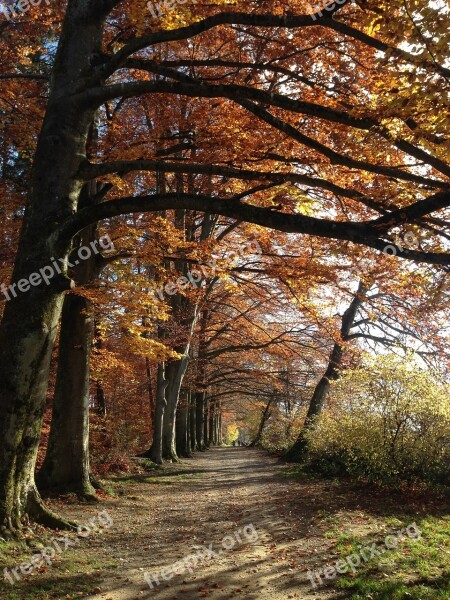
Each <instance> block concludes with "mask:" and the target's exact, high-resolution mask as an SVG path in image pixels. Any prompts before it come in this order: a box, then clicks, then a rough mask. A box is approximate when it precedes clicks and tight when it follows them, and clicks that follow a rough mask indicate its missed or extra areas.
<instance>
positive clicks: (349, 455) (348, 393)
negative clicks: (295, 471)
mask: <svg viewBox="0 0 450 600" xmlns="http://www.w3.org/2000/svg"><path fill="white" fill-rule="evenodd" d="M308 441H309V448H310V457H309V466H310V467H311V468H313V469H315V470H320V471H322V472H327V473H329V474H338V473H347V474H350V475H356V476H361V477H364V478H368V479H370V480H384V481H386V480H393V479H407V480H427V481H435V482H442V483H450V477H449V467H450V396H449V387H448V386H446V385H444V384H442V383H440V382H439V381H438V380H437V379H436V378H435V377H434V376H433V375H432V373H430V372H429V371H427V370H426V369H424V368H422V367H420V366H419V363H418V361H417V360H415V359H414V357H413V356H409V357H407V358H406V359H401V358H399V357H397V356H395V355H387V356H381V357H377V358H371V359H368V360H367V361H366V363H365V364H364V365H363V366H362V367H360V368H358V369H354V370H351V371H347V372H346V373H345V374H344V375H343V376H342V377H341V379H340V380H339V381H338V382H337V383H335V384H334V385H333V386H332V392H331V396H330V402H329V406H328V408H327V409H326V410H325V412H324V413H323V415H322V416H321V418H320V421H319V422H318V423H317V426H316V428H314V430H312V431H311V432H310V433H309V434H308Z"/></svg>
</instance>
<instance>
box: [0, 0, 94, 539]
mask: <svg viewBox="0 0 450 600" xmlns="http://www.w3.org/2000/svg"><path fill="white" fill-rule="evenodd" d="M102 28H103V20H102V18H101V17H99V16H98V15H95V16H94V8H93V3H89V4H88V3H87V2H80V3H76V2H73V1H72V2H69V6H68V8H67V11H66V16H65V19H64V23H63V28H62V32H61V36H60V41H59V45H58V51H57V54H56V58H55V64H54V68H53V76H52V89H51V92H50V97H49V100H48V104H47V110H46V115H45V118H44V122H43V125H42V129H41V133H40V135H39V138H38V143H37V149H36V154H35V159H34V163H33V172H32V181H31V186H30V194H29V201H28V205H27V210H26V214H25V218H24V223H23V227H22V231H21V236H20V242H19V247H18V252H17V258H16V262H15V266H14V271H13V277H12V281H13V282H14V284H16V286H18V285H20V283H21V282H22V280H25V282H24V283H23V284H22V286H21V287H22V289H23V290H26V291H23V292H22V291H19V292H18V293H17V298H12V299H11V300H10V301H9V302H7V303H6V307H5V312H4V315H3V320H2V324H1V328H0V354H1V356H2V361H1V363H0V389H1V390H2V393H1V396H0V414H1V415H2V422H1V424H0V528H1V531H2V534H3V535H7V533H8V532H15V531H17V530H18V529H20V528H21V525H22V523H23V519H24V518H25V517H26V516H27V515H28V516H29V517H31V518H35V519H37V520H40V521H42V522H44V523H46V524H48V525H53V526H59V527H62V526H65V527H70V524H69V523H68V522H66V521H64V520H60V519H58V518H57V517H56V515H54V514H53V513H51V512H50V511H49V510H48V509H46V508H45V506H44V504H43V502H42V500H41V498H40V496H39V493H38V491H37V488H36V485H35V481H34V467H35V463H36V456H37V449H38V444H39V438H40V431H41V425H42V416H43V410H44V406H45V401H46V393H47V385H48V376H49V366H50V359H51V353H52V349H53V345H54V341H55V337H56V332H57V326H58V321H59V317H60V315H61V309H62V303H63V292H64V291H65V290H67V289H70V288H71V287H72V282H71V280H70V279H69V278H68V277H67V274H66V272H67V266H65V267H64V268H63V269H62V272H58V270H57V268H56V267H58V266H59V267H61V264H60V263H59V262H56V260H55V259H60V258H61V259H64V261H67V257H68V255H69V252H70V242H69V240H64V241H62V240H60V239H58V238H57V236H55V235H54V232H55V229H56V228H57V227H58V224H59V223H61V222H63V221H64V219H66V218H68V217H70V215H72V214H73V213H74V212H75V211H76V209H77V203H78V198H79V194H80V190H81V188H82V182H81V181H80V179H78V178H77V175H76V173H78V171H79V167H80V165H81V163H82V162H83V161H84V160H85V159H86V154H85V152H86V141H87V136H88V131H89V127H90V124H91V123H92V121H93V118H94V114H95V108H92V109H90V108H86V107H84V106H79V105H78V104H77V101H78V100H77V97H76V92H75V86H74V82H75V81H79V78H80V77H81V78H84V76H85V75H84V74H85V73H88V72H90V71H91V68H92V67H91V62H90V61H91V58H92V56H93V55H94V54H95V55H97V54H98V53H99V52H100V51H101V43H102V35H101V34H102ZM65 264H66V263H65ZM49 265H53V266H54V270H55V272H56V273H57V275H56V276H55V277H53V278H51V279H50V280H49V281H48V285H46V282H45V283H44V282H43V281H42V279H43V277H41V283H40V284H39V283H35V284H33V285H32V286H31V287H30V286H29V283H30V282H29V281H28V278H29V276H30V275H31V274H37V273H39V272H40V270H41V269H45V268H47V271H46V272H47V273H48V267H49ZM60 271H61V269H60ZM41 273H42V271H41ZM34 281H35V282H36V281H37V279H36V277H35V278H34ZM28 288H29V289H28ZM16 292H17V287H16Z"/></svg>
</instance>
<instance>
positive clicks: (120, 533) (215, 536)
mask: <svg viewBox="0 0 450 600" xmlns="http://www.w3.org/2000/svg"><path fill="white" fill-rule="evenodd" d="M283 469H285V467H283V466H280V465H279V464H277V463H276V461H275V460H274V459H272V458H270V457H269V456H268V455H267V454H266V453H265V452H261V451H258V450H248V449H244V448H221V449H213V450H210V451H209V452H206V453H204V454H200V453H199V454H197V455H196V457H195V459H193V460H186V461H183V464H182V465H170V466H169V468H168V471H169V472H168V473H167V472H166V471H164V473H163V474H162V475H159V476H158V477H156V478H154V477H151V478H147V479H141V480H140V481H139V480H138V481H134V482H132V483H131V482H127V485H126V488H125V489H126V495H124V496H123V497H121V498H119V499H114V500H109V501H107V503H106V507H107V510H108V512H109V514H110V515H111V517H112V519H113V526H112V527H111V528H110V529H108V530H106V531H105V533H104V534H103V535H102V536H101V537H100V538H98V539H93V540H90V539H87V540H85V541H83V543H84V544H85V549H86V551H88V552H94V553H95V556H96V558H97V559H98V558H100V557H101V556H104V557H105V558H106V557H108V558H109V559H111V560H112V561H113V563H114V562H115V564H114V565H113V567H115V568H107V569H106V570H100V572H94V573H93V576H94V577H95V579H96V583H95V588H94V589H95V591H96V593H95V594H91V595H89V596H87V597H88V598H90V599H91V600H100V599H101V600H106V599H108V600H132V599H136V598H160V599H170V600H176V599H178V598H179V599H181V598H182V599H185V600H191V599H197V598H205V597H208V598H211V599H212V600H216V599H217V600H219V599H229V598H243V599H244V598H245V599H249V600H250V599H256V598H260V599H261V598H262V599H267V600H269V599H270V600H278V599H281V598H283V599H284V598H315V599H318V598H330V597H333V598H337V597H338V596H337V595H336V594H333V595H331V594H330V593H329V592H328V593H327V592H323V591H322V589H320V590H315V589H314V588H312V587H311V584H310V583H309V581H308V579H307V576H306V571H307V569H308V568H315V567H316V566H318V565H319V564H321V562H322V561H321V559H320V554H321V553H322V552H323V553H324V554H327V548H328V546H329V542H327V540H326V539H324V538H323V529H322V528H321V527H318V526H316V525H315V519H314V517H315V515H316V514H317V511H318V510H319V508H320V507H319V506H318V505H317V500H318V499H319V498H320V497H321V496H322V495H323V488H322V486H323V484H319V483H318V484H317V488H316V489H315V488H314V485H315V484H313V485H312V486H311V484H309V485H308V490H307V491H306V490H305V489H303V490H301V484H299V483H298V482H292V481H290V480H287V479H285V478H283V477H281V475H280V471H282V470H283ZM301 491H302V494H301V496H302V497H300V496H299V492H301ZM295 500H297V501H298V502H300V504H301V507H300V506H298V507H296V506H295V504H296V502H295ZM71 514H72V515H73V511H71ZM199 547H200V548H201V553H202V560H198V563H197V564H195V562H196V559H195V558H193V557H192V554H194V555H197V558H198V556H199V555H198V553H197V551H198V550H199ZM208 548H209V549H208ZM211 551H213V552H214V554H212V552H211ZM189 555H191V558H186V557H188V556H189ZM328 560H329V558H328ZM177 561H182V562H181V563H179V564H178V565H177V566H175V567H174V570H175V572H176V573H179V574H174V572H173V569H172V568H171V566H172V565H174V563H175V562H177ZM116 565H117V567H116ZM164 567H166V568H167V567H169V569H168V570H166V571H162V569H164ZM188 567H189V568H188ZM146 573H148V574H149V577H148V579H149V580H150V583H152V582H153V583H152V585H153V589H150V586H149V585H148V583H146V581H145V579H144V576H145V574H146ZM164 577H166V578H167V579H166V580H164ZM158 580H159V582H160V584H159V585H158V583H157V581H158Z"/></svg>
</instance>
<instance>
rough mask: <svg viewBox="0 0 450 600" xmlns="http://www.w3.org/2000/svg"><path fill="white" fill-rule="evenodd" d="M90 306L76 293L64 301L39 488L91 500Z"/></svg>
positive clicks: (92, 497) (92, 494)
mask: <svg viewBox="0 0 450 600" xmlns="http://www.w3.org/2000/svg"><path fill="white" fill-rule="evenodd" d="M92 337H93V315H92V303H91V302H90V301H89V300H87V299H85V298H83V297H82V296H78V295H75V294H69V295H68V296H66V298H65V300H64V306H63V312H62V322H61V335H60V342H59V360H58V370H57V376H56V386H55V395H54V399H53V415H52V424H51V429H50V436H49V441H48V447H47V454H46V456H45V460H44V463H43V465H42V468H41V470H40V472H39V474H38V476H37V483H38V486H39V488H43V489H45V490H49V489H52V490H58V491H62V492H76V493H78V494H79V495H80V496H81V497H83V498H84V499H90V500H94V499H96V496H95V490H94V488H93V487H92V485H91V482H90V469H89V362H90V349H91V344H92Z"/></svg>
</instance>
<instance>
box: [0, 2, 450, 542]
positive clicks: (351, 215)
mask: <svg viewBox="0 0 450 600" xmlns="http://www.w3.org/2000/svg"><path fill="white" fill-rule="evenodd" d="M125 7H128V4H127V3H126V2H121V1H120V0H103V1H101V2H99V1H98V0H96V1H95V2H94V1H93V0H86V1H85V2H79V1H78V0H69V2H68V4H67V8H66V9H65V13H64V19H63V23H62V28H61V32H60V35H59V40H58V50H57V53H56V56H55V59H54V63H53V67H52V73H51V89H50V94H49V98H48V102H47V105H46V111H45V118H44V120H43V123H42V128H41V132H40V134H39V137H38V139H37V142H36V151H35V155H34V161H33V170H32V177H31V184H30V190H29V195H28V202H27V209H26V214H25V217H24V221H23V227H22V232H21V236H20V241H19V246H18V252H17V256H16V261H15V266H14V271H13V274H12V281H13V285H14V286H15V288H14V289H15V290H16V291H17V289H18V290H20V292H21V293H20V294H17V298H16V297H12V298H11V301H9V302H7V303H6V306H5V310H4V314H3V320H2V325H1V329H0V350H1V352H2V356H3V361H2V364H1V365H0V389H2V390H3V392H2V397H1V405H0V410H1V411H2V414H3V415H4V420H3V423H2V425H1V432H0V433H1V440H2V442H1V446H0V465H1V466H0V522H1V523H2V527H3V528H4V530H5V531H14V530H17V529H19V528H20V526H21V522H22V517H23V516H24V515H25V514H28V515H29V516H31V517H32V518H38V519H40V520H42V521H45V522H47V523H51V524H53V525H55V524H59V525H66V526H67V525H68V524H67V523H63V522H61V521H58V519H56V518H55V516H54V515H52V514H51V513H50V512H49V511H47V510H46V508H45V507H44V505H43V504H42V502H41V499H40V496H39V494H38V492H37V490H36V486H35V483H34V475H33V470H34V463H35V458H36V450H37V445H38V442H39V434H40V424H41V419H42V411H43V407H44V402H45V394H46V389H47V384H48V371H49V364H50V357H51V351H52V347H53V344H54V340H55V337H56V333H57V326H58V321H59V318H60V314H61V309H62V303H63V296H64V292H65V291H68V290H70V289H72V287H73V285H74V284H73V282H72V280H71V279H70V277H68V274H67V259H68V257H69V255H70V252H71V244H72V239H73V237H74V236H75V235H77V234H78V233H79V232H80V231H81V230H82V229H84V228H85V227H87V226H89V225H92V224H95V223H97V222H98V221H99V220H104V219H109V218H112V217H114V216H117V215H121V214H126V213H142V212H146V211H161V210H197V211H201V212H209V213H214V214H217V215H222V216H226V217H229V218H232V219H237V220H239V221H248V222H251V223H254V224H257V225H260V226H263V227H269V228H273V229H279V230H280V231H286V232H296V233H300V234H304V235H310V236H319V237H321V238H327V239H332V240H340V241H341V242H342V241H346V242H351V243H356V244H362V245H365V246H367V247H370V248H372V249H376V250H383V248H384V247H385V246H386V244H387V243H389V241H390V237H389V232H390V231H391V230H392V228H394V227H396V226H397V227H404V226H405V224H408V223H415V224H417V226H418V227H430V226H432V228H433V241H432V243H431V244H429V246H428V247H427V248H425V249H423V250H422V249H418V250H411V249H408V248H403V249H401V250H399V252H398V256H399V257H402V258H408V259H410V260H413V261H423V262H426V263H428V264H434V265H448V264H449V262H450V258H449V256H448V253H447V252H446V251H445V247H444V245H443V244H442V243H441V240H442V237H441V236H442V235H445V227H446V222H445V213H443V214H441V215H438V216H436V215H435V216H432V217H430V215H431V214H432V213H436V212H438V211H442V210H443V209H446V208H447V207H448V206H449V204H450V192H449V186H448V181H447V179H446V178H447V177H448V176H449V174H450V167H449V166H448V165H447V164H446V163H445V151H444V150H445V143H446V140H445V138H444V137H443V136H442V132H441V130H440V129H439V127H437V126H436V125H433V127H431V128H430V127H429V126H427V125H424V124H423V121H424V118H423V112H422V111H421V108H420V107H421V104H420V98H422V97H429V96H430V95H431V96H432V97H433V99H434V101H435V107H436V108H435V110H436V113H437V112H438V111H439V110H440V108H441V106H445V94H444V93H443V92H442V91H440V88H439V85H440V82H441V80H442V79H443V78H445V77H448V74H449V71H448V69H447V68H446V67H445V66H443V65H442V64H440V62H439V61H440V59H441V56H442V48H441V40H442V36H441V35H439V33H438V32H439V29H438V28H436V27H435V26H434V25H433V21H432V19H431V18H430V17H429V16H427V20H426V27H427V28H429V29H430V31H433V35H434V34H436V40H437V41H433V47H432V48H430V46H429V44H427V43H425V42H424V40H423V39H422V37H421V36H420V35H419V34H417V33H414V34H413V38H414V39H413V41H414V42H415V43H416V44H417V45H418V46H419V47H420V49H421V50H422V54H421V55H419V57H417V56H416V55H414V54H412V53H408V52H407V51H404V50H400V49H398V48H392V47H391V46H390V45H389V42H388V41H384V40H388V39H389V28H388V26H387V23H388V22H389V23H391V22H392V19H391V14H390V12H389V11H390V10H392V8H391V6H390V5H389V6H388V5H387V4H384V3H383V4H382V5H381V6H379V7H378V6H377V7H376V10H375V12H372V11H371V10H370V7H369V9H368V10H361V9H359V8H357V7H356V8H355V7H354V6H353V5H351V4H349V3H343V4H341V5H340V6H336V7H335V8H334V9H333V10H330V11H328V12H327V13H326V14H325V13H324V14H323V15H322V16H320V15H315V18H312V17H311V15H309V14H286V15H280V14H269V13H265V14H258V8H259V6H258V7H255V8H254V7H253V6H252V7H251V9H250V11H249V12H227V11H224V12H222V11H218V12H216V11H215V9H214V8H212V9H211V8H209V6H207V5H205V6H204V5H203V4H202V5H201V6H198V9H199V10H198V13H197V16H196V17H195V18H196V19H197V20H195V21H193V22H192V23H191V24H189V25H186V26H182V27H180V28H170V26H169V25H166V24H165V23H164V19H163V20H162V22H160V23H159V24H158V25H159V27H160V28H159V29H156V30H153V25H152V24H151V23H144V24H143V26H142V24H141V16H142V15H141V12H139V14H137V13H136V10H135V8H134V9H133V7H132V6H129V7H128V8H129V12H127V11H125V10H124V8H125ZM295 8H296V9H297V7H295ZM421 8H422V7H421ZM182 10H184V9H182ZM299 10H301V9H299ZM436 10H437V9H436ZM431 12H435V11H431ZM394 13H395V15H394V16H396V17H398V18H397V21H396V26H395V38H394V39H396V40H397V41H398V42H399V43H401V42H402V41H403V40H405V37H406V31H407V30H409V25H410V23H409V22H408V27H406V26H405V15H404V13H402V8H401V7H400V6H395V10H394ZM374 15H375V16H374ZM433 16H434V15H433ZM183 18H185V16H184V17H183ZM380 19H381V20H382V24H383V27H380ZM440 21H441V18H437V19H436V23H438V25H439V23H440ZM118 23H120V25H121V26H124V29H123V30H122V31H128V32H131V31H136V30H139V31H140V32H142V33H136V34H134V33H123V34H121V35H119V37H117V36H116V38H115V39H114V35H115V33H114V34H113V31H115V27H116V26H117V24H118ZM137 24H139V27H137ZM374 24H375V25H374ZM353 25H356V27H355V26H353ZM129 26H130V27H129ZM377 27H380V29H379V31H380V33H379V38H377V37H374V36H373V32H374V31H375V29H376V28H377ZM261 29H262V30H263V31H264V32H263V34H262V37H261V38H259V37H258V36H255V35H254V34H255V32H256V30H258V31H259V30H261ZM219 30H220V31H223V32H225V33H226V36H227V43H226V44H225V46H222V48H223V49H224V53H225V54H224V55H222V54H221V52H222V51H221V49H220V47H217V45H216V42H215V40H216V38H215V35H216V32H218V31H219ZM198 35H202V39H203V40H204V42H205V44H204V45H203V46H202V47H203V48H205V51H204V52H203V51H202V50H199V54H198V57H196V58H195V59H194V62H192V61H193V59H192V56H191V43H190V42H191V41H192V39H193V38H194V37H196V36H198ZM307 44H312V47H313V48H314V49H313V50H307ZM328 45H331V46H337V49H335V51H334V53H333V55H332V56H331V57H328V56H327V51H324V49H323V48H324V47H325V48H326V47H327V46H328ZM339 46H342V48H344V49H345V52H341V48H339ZM162 47H164V48H165V47H170V48H171V49H172V50H176V51H177V52H176V53H177V56H179V58H178V60H177V61H173V60H171V59H172V56H173V55H174V54H172V55H171V57H170V59H168V60H166V59H164V57H163V58H162V60H159V59H158V56H159V49H160V48H162ZM225 47H226V48H225ZM229 47H231V48H234V49H233V50H232V51H231V53H230V52H228V49H229ZM285 48H287V51H285ZM241 50H242V51H243V53H242V54H241ZM376 52H379V53H381V55H382V58H381V59H379V58H378V57H377V55H376ZM302 53H303V55H302ZM243 57H245V58H243ZM305 57H306V58H305ZM391 57H392V59H393V60H392V63H391V62H390V61H391ZM430 57H431V58H430ZM310 58H317V60H318V61H320V62H321V64H323V65H324V70H323V72H322V73H321V74H320V76H317V74H315V73H314V70H313V69H311V67H309V68H308V66H307V64H308V60H309V59H310ZM255 59H256V60H255ZM379 60H385V61H386V66H385V70H384V73H383V80H382V81H380V79H379V77H378V74H377V73H378V72H377V70H376V67H377V66H378V64H379ZM377 61H378V62H377ZM280 62H281V63H282V64H283V66H282V67H278V66H277V67H273V68H271V65H274V64H277V63H280ZM309 62H310V63H311V64H312V63H314V64H317V61H316V60H313V61H309ZM230 63H231V64H230ZM357 64H358V65H361V66H360V68H359V70H358V69H357V68H356V65H357ZM300 65H301V69H299V66H300ZM405 65H408V68H409V69H410V71H411V73H409V74H408V73H407V71H406V69H405V68H404V67H405ZM186 67H189V73H190V74H189V75H188V74H187V73H186ZM230 68H231V69H232V71H231V74H229V75H227V73H228V72H227V69H230ZM224 69H225V76H224V73H223V71H224ZM299 70H300V71H301V73H302V74H301V75H297V74H296V73H298V71H299ZM336 71H337V72H338V73H339V77H338V81H337V82H336V83H333V84H331V82H330V81H331V79H332V77H334V76H335V75H334V74H335V73H336ZM25 74H26V73H25ZM331 74H333V75H331ZM22 75H24V73H21V72H20V69H18V70H16V71H15V72H13V73H4V74H3V78H9V79H8V81H12V82H14V83H17V81H18V80H20V79H21V78H22ZM31 75H32V76H33V77H35V76H36V73H34V72H33V73H32V74H31ZM40 75H41V74H37V76H40ZM223 77H224V79H223ZM327 77H328V78H329V80H328V81H327ZM406 77H408V82H407V85H408V88H409V90H410V91H411V90H412V91H413V93H412V98H408V102H407V104H404V102H403V100H404V99H402V101H401V102H399V103H398V104H397V103H396V104H395V108H394V109H393V107H392V104H391V101H392V99H393V98H394V97H395V95H396V93H397V92H396V91H395V90H402V91H403V89H404V87H405V79H406ZM216 78H219V79H220V82H219V83H215V82H214V79H216ZM438 80H439V81H438ZM211 81H212V82H211ZM313 91H314V98H313V96H312V93H313ZM144 95H152V97H156V96H154V95H166V97H171V96H173V95H175V96H180V95H181V96H183V97H186V98H191V99H198V102H201V101H200V100H199V99H202V100H203V104H202V106H203V107H205V108H204V110H211V111H227V110H228V111H229V112H228V115H229V116H230V117H231V118H230V119H229V120H228V122H227V119H223V120H222V121H221V123H220V124H219V125H218V126H217V136H216V137H215V140H214V143H215V144H216V146H217V152H218V154H217V152H216V153H211V156H212V157H214V159H217V162H216V160H215V161H214V163H208V162H206V161H203V159H205V158H206V156H207V155H208V153H207V149H208V143H204V144H203V148H202V150H203V152H202V153H198V154H197V156H198V159H199V164H197V163H195V162H192V161H187V162H188V164H184V163H183V162H181V163H180V162H175V163H170V162H167V161H164V160H163V161H160V160H159V161H158V160H155V159H156V158H157V157H155V156H151V153H150V152H146V154H145V158H141V157H139V156H138V157H136V158H134V159H131V160H124V157H123V155H120V153H119V156H118V158H117V159H116V160H113V161H110V162H107V163H104V164H100V163H91V162H90V161H89V160H87V158H86V143H87V140H88V134H89V129H90V127H91V125H92V122H93V121H94V119H95V118H96V115H97V111H99V109H100V107H104V108H102V109H101V110H102V111H103V112H102V116H104V118H107V115H108V114H109V113H110V107H112V108H113V110H114V111H116V109H117V110H119V109H120V106H123V105H124V104H125V105H127V108H130V107H137V106H138V99H139V98H140V97H141V96H144ZM400 95H401V94H400ZM299 96H300V97H301V99H299ZM159 97H160V98H162V96H159ZM375 98H379V99H380V100H379V101H378V104H377V103H375V100H374V99H375ZM396 100H397V99H396ZM231 103H232V104H231ZM155 104H156V103H155ZM229 106H230V108H229V109H228V107H229ZM206 107H208V108H207V109H206ZM203 114H204V111H199V112H198V114H197V115H195V118H196V119H197V121H198V122H200V123H201V120H202V116H203ZM153 116H155V115H153V114H152V117H153ZM255 117H256V119H257V120H255ZM299 119H301V121H300V122H299ZM236 122H238V123H239V127H238V131H239V133H240V135H241V136H242V137H243V139H245V145H246V153H245V157H244V156H243V155H242V148H241V147H235V148H234V150H235V151H233V150H227V149H228V148H229V145H227V144H225V146H221V145H219V144H217V141H218V139H219V138H220V137H227V136H229V134H230V128H233V129H236V125H235V123H236ZM134 123H135V122H134ZM134 123H133V124H134ZM255 123H257V127H256V126H255ZM386 123H387V124H386ZM319 124H326V126H325V127H323V128H322V129H321V130H320V131H319V132H318V126H319ZM438 125H439V126H440V125H441V123H439V122H438ZM250 133H254V135H253V137H251V136H250V135H249V134H250ZM210 134H212V131H210ZM234 135H236V133H235V134H234ZM195 144H196V145H200V146H201V145H202V143H201V142H199V141H198V139H197V140H196V141H195ZM425 147H426V149H425ZM219 150H220V152H219ZM227 153H228V160H227V158H226V154H227ZM219 155H221V156H219ZM356 155H359V156H362V158H358V159H356V158H354V156H356ZM381 157H388V159H389V160H383V159H382V158H381ZM224 159H225V160H224ZM412 160H413V161H414V165H413V166H411V165H410V161H412ZM255 161H257V162H258V163H259V166H260V169H258V170H255V169H254V167H252V168H250V166H251V165H254V163H255ZM416 162H419V163H420V165H421V169H420V172H417V169H416V167H415V163H416ZM227 163H228V164H230V163H231V166H228V164H227ZM386 163H388V164H386ZM224 164H225V165H226V166H224ZM292 165H295V167H294V169H293V170H291V166H292ZM308 165H309V166H308ZM312 165H314V166H313V167H312V168H311V166H312ZM392 165H396V166H392ZM337 166H338V168H339V176H338V177H335V175H334V173H333V171H334V169H335V168H336V167H337ZM135 171H140V172H142V173H155V172H161V171H162V172H169V173H176V172H187V173H193V174H196V175H199V176H200V175H202V174H205V173H206V174H207V175H208V176H209V177H211V176H212V177H214V178H215V180H214V182H215V186H214V192H213V193H208V194H204V193H203V194H198V193H194V192H168V193H157V192H154V191H153V190H154V189H155V188H154V186H148V188H147V186H145V185H144V186H143V187H144V188H146V189H149V190H150V193H144V194H142V193H141V191H142V187H136V188H135V189H134V190H133V193H132V195H130V196H124V197H120V194H119V192H118V190H117V189H116V188H114V189H112V191H111V194H110V196H109V199H108V201H105V202H102V203H100V204H97V205H95V206H90V207H86V208H81V207H80V206H79V196H80V192H81V190H82V188H83V186H84V185H85V184H86V183H87V182H89V181H92V180H94V179H98V178H102V177H107V176H111V175H113V176H117V175H120V177H122V178H123V177H125V176H126V175H127V174H129V173H132V172H135ZM355 174H356V177H355ZM230 178H231V179H232V180H233V182H234V185H232V186H230V185H229V184H228V181H229V179H230ZM331 178H333V181H331V180H330V179H331ZM246 181H251V182H254V183H255V185H251V186H250V187H249V188H246V186H245V185H243V184H244V182H246ZM270 187H278V190H277V193H275V194H273V195H270V194H269V195H268V193H267V189H268V188H270ZM247 199H251V203H250V202H248V200H247ZM311 202H313V203H314V202H318V203H319V205H320V209H318V210H316V209H314V212H315V213H316V214H317V215H318V216H314V217H313V216H309V215H308V214H307V213H308V206H309V207H310V206H311ZM326 213H327V214H331V213H334V214H335V215H336V218H334V219H333V220H330V219H327V218H326V217H325V214H326ZM338 248H340V250H341V251H342V250H343V246H342V244H341V245H338ZM55 259H57V260H59V259H62V260H63V262H64V263H65V267H64V269H61V272H60V273H59V272H57V273H56V275H55V276H54V277H53V278H52V279H51V281H50V282H49V285H46V284H44V283H42V284H41V285H36V286H35V285H32V286H29V285H28V277H29V275H30V274H31V273H39V272H40V270H41V269H45V268H46V267H47V266H49V265H53V264H54V261H55ZM41 279H42V278H41ZM35 281H36V279H35ZM22 290H26V292H22Z"/></svg>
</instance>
